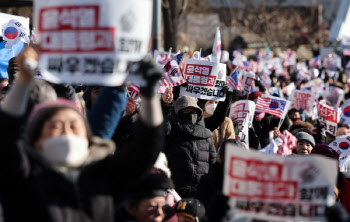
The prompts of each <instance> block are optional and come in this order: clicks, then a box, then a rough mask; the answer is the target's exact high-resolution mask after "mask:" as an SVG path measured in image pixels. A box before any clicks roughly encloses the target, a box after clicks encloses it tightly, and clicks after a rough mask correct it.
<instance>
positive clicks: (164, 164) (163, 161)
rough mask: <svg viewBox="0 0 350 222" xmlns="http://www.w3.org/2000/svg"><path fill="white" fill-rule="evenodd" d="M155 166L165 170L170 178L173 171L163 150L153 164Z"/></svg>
mask: <svg viewBox="0 0 350 222" xmlns="http://www.w3.org/2000/svg"><path fill="white" fill-rule="evenodd" d="M153 167H154V168H157V169H160V170H163V171H164V172H165V173H166V174H167V176H168V177H169V178H170V177H171V172H170V169H169V168H168V159H167V158H166V156H165V154H164V153H163V152H160V153H159V156H158V159H157V161H156V162H155V164H154V165H153Z"/></svg>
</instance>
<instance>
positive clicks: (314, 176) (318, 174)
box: [223, 144, 338, 221]
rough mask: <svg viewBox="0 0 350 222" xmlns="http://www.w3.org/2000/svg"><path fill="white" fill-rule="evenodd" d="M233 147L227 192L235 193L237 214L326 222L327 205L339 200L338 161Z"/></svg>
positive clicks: (229, 151)
mask: <svg viewBox="0 0 350 222" xmlns="http://www.w3.org/2000/svg"><path fill="white" fill-rule="evenodd" d="M228 146H229V147H227V149H226V154H225V175H224V185H223V193H224V194H225V195H227V196H228V197H229V198H230V199H229V202H228V203H229V205H230V207H231V211H230V212H229V215H230V216H233V218H232V219H236V218H242V217H244V218H248V219H252V218H254V219H257V220H259V221H260V220H267V221H326V218H325V208H326V206H327V204H328V205H333V204H334V203H335V200H334V197H333V193H334V186H335V182H336V176H337V169H338V167H337V162H336V161H335V160H331V159H329V158H326V157H322V156H318V155H307V156H295V157H293V158H283V157H279V156H277V155H266V154H263V153H258V152H256V151H248V150H244V149H239V148H237V147H234V145H232V144H230V145H228ZM325 166H327V167H325ZM230 221H232V220H230Z"/></svg>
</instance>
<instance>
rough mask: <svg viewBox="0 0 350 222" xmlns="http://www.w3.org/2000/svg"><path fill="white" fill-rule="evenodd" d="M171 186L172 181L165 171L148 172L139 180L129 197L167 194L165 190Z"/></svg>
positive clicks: (142, 197) (138, 197) (149, 196)
mask: <svg viewBox="0 0 350 222" xmlns="http://www.w3.org/2000/svg"><path fill="white" fill-rule="evenodd" d="M171 187H172V183H171V181H170V179H169V178H168V177H167V176H166V175H165V174H164V173H160V172H159V173H147V174H145V175H144V176H142V177H141V178H140V179H139V180H138V182H137V183H136V184H135V186H134V189H131V192H130V193H129V194H127V197H128V198H129V199H144V198H152V197H158V196H165V192H166V191H167V190H168V189H170V188H171Z"/></svg>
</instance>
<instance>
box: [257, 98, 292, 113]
mask: <svg viewBox="0 0 350 222" xmlns="http://www.w3.org/2000/svg"><path fill="white" fill-rule="evenodd" d="M289 107H290V102H289V101H287V100H284V99H281V98H279V97H275V96H270V95H266V94H263V95H262V96H261V97H258V101H257V102H256V109H255V112H257V113H263V112H265V113H269V114H271V115H273V116H276V117H278V118H280V119H284V117H285V116H286V114H287V112H288V109H289Z"/></svg>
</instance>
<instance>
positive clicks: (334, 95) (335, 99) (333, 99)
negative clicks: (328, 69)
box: [323, 86, 344, 106]
mask: <svg viewBox="0 0 350 222" xmlns="http://www.w3.org/2000/svg"><path fill="white" fill-rule="evenodd" d="M323 97H324V98H325V99H326V100H327V101H328V102H329V103H330V105H331V106H339V105H340V102H341V101H342V100H343V97H344V90H342V89H340V88H338V87H336V86H326V90H325V91H324V94H323Z"/></svg>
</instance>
